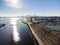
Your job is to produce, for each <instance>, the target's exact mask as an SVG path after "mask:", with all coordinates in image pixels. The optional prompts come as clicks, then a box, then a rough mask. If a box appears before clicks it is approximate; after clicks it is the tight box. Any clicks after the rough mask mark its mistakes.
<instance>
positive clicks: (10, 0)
mask: <svg viewBox="0 0 60 45" xmlns="http://www.w3.org/2000/svg"><path fill="white" fill-rule="evenodd" d="M4 2H5V4H6V5H7V6H10V7H14V8H21V7H22V1H21V0H4Z"/></svg>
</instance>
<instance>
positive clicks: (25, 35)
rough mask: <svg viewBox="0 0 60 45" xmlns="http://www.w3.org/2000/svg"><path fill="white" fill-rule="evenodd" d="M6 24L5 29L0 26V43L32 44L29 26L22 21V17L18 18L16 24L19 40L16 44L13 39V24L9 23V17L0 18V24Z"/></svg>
mask: <svg viewBox="0 0 60 45" xmlns="http://www.w3.org/2000/svg"><path fill="white" fill-rule="evenodd" d="M2 23H4V24H6V26H5V28H6V29H1V28H0V45H34V41H33V39H32V38H31V36H30V34H29V28H28V26H27V25H26V24H24V23H22V19H21V18H19V19H18V21H17V24H16V27H17V30H18V33H19V37H20V39H21V40H20V41H19V42H18V43H17V44H16V42H15V41H14V40H13V28H12V26H13V24H11V18H0V24H2Z"/></svg>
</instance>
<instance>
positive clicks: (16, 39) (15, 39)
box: [11, 18, 20, 42]
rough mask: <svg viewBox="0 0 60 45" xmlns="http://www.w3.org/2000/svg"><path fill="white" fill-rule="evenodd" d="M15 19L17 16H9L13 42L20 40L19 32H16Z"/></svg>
mask: <svg viewBox="0 0 60 45" xmlns="http://www.w3.org/2000/svg"><path fill="white" fill-rule="evenodd" d="M17 20H18V18H11V24H12V28H13V30H12V31H13V40H14V41H15V42H18V41H20V36H19V32H18V30H17V26H16V24H17Z"/></svg>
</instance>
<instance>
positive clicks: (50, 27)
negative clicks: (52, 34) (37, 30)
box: [46, 25, 60, 30]
mask: <svg viewBox="0 0 60 45" xmlns="http://www.w3.org/2000/svg"><path fill="white" fill-rule="evenodd" d="M46 27H47V28H49V29H52V30H60V26H54V25H47V26H46Z"/></svg>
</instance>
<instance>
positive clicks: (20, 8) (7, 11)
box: [0, 0, 60, 16]
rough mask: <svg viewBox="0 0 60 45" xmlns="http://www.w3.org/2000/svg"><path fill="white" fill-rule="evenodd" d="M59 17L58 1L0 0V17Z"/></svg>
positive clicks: (59, 6) (59, 1)
mask: <svg viewBox="0 0 60 45" xmlns="http://www.w3.org/2000/svg"><path fill="white" fill-rule="evenodd" d="M26 15H38V16H60V0H0V16H26Z"/></svg>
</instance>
